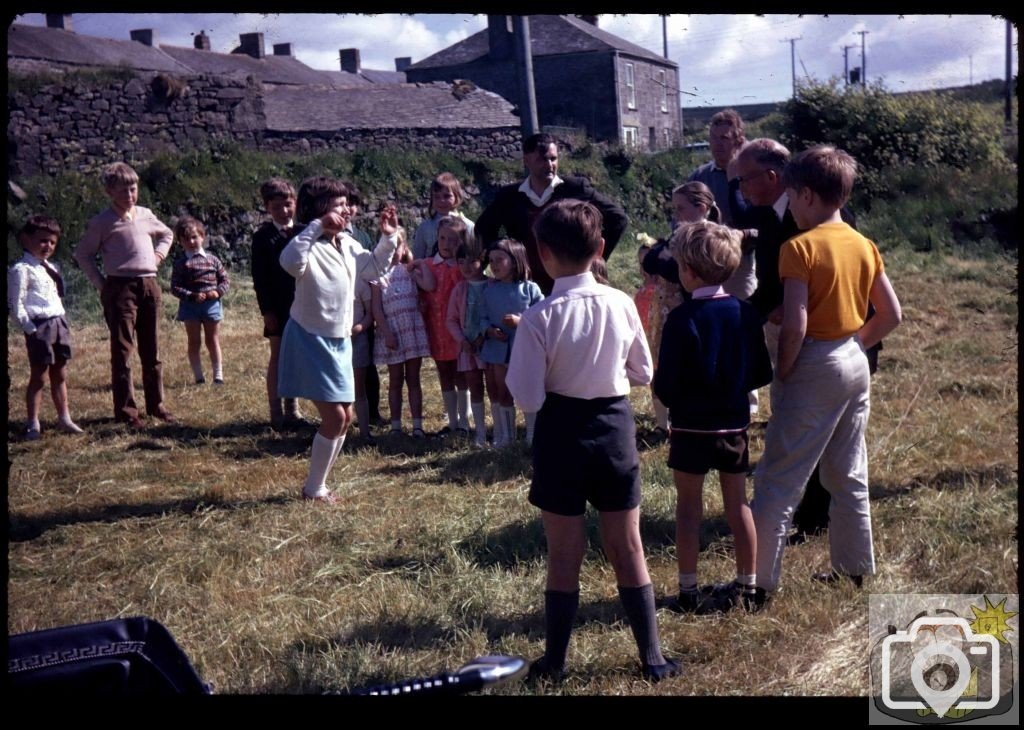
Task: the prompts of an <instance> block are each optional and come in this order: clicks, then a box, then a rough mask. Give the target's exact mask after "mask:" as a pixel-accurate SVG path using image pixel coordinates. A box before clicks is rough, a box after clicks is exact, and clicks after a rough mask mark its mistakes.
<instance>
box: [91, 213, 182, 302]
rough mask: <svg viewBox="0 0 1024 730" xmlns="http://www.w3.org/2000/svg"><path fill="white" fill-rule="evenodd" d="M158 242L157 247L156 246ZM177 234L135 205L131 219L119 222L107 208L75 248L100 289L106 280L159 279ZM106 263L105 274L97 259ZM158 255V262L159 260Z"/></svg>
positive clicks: (121, 219) (92, 280)
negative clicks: (106, 277)
mask: <svg viewBox="0 0 1024 730" xmlns="http://www.w3.org/2000/svg"><path fill="white" fill-rule="evenodd" d="M153 239H156V246H155V247H154V245H153ZM173 240H174V233H173V232H172V231H171V229H170V228H168V227H167V226H165V225H164V224H163V223H161V222H160V220H159V219H158V218H157V217H156V216H155V215H153V211H151V210H150V209H149V208H143V207H142V206H139V205H136V206H135V208H133V209H132V212H131V214H130V217H126V218H120V217H118V215H117V213H115V212H114V210H113V209H112V208H107V209H106V210H105V211H103V212H102V213H100V214H99V215H97V216H94V217H93V219H92V220H90V221H89V226H88V228H86V230H85V235H84V236H83V237H82V240H81V241H79V242H78V247H77V248H75V261H77V262H78V265H79V266H80V267H82V271H83V272H85V275H86V276H87V277H89V281H91V282H92V284H93V286H95V287H96V288H97V289H102V288H103V281H104V279H103V276H104V274H106V275H107V276H156V269H157V267H158V266H159V265H160V262H161V261H163V260H164V259H165V258H167V252H168V251H170V250H171V242H172V241H173ZM97 254H99V255H100V257H101V258H102V259H103V272H104V273H102V274H101V273H100V270H99V267H98V266H97V265H96V255H97ZM158 255H159V259H158V258H157V256H158Z"/></svg>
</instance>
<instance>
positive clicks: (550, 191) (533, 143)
mask: <svg viewBox="0 0 1024 730" xmlns="http://www.w3.org/2000/svg"><path fill="white" fill-rule="evenodd" d="M523 164H524V165H525V167H526V169H527V171H528V173H529V174H528V175H527V177H526V179H525V180H523V182H522V183H520V184H518V185H517V184H515V183H513V184H511V185H506V186H505V187H503V188H502V189H501V190H499V191H498V195H497V196H496V197H495V199H494V201H493V202H492V203H491V204H490V205H489V206H487V209H486V210H484V212H483V213H481V214H480V218H479V219H478V220H477V222H476V230H475V233H476V236H477V239H478V240H479V241H481V242H482V243H483V245H484V246H485V247H487V248H489V247H490V246H491V244H492V243H494V242H495V241H497V240H498V239H499V238H500V237H501V236H500V233H501V230H502V228H504V230H505V235H506V236H508V237H509V238H514V239H516V240H517V241H519V242H521V243H522V244H523V246H525V247H526V253H527V257H528V259H529V263H530V271H531V274H532V276H533V280H534V281H536V282H537V284H538V285H539V286H540V289H541V291H542V292H544V294H545V295H547V294H550V293H551V287H552V286H553V285H554V280H553V279H552V278H551V277H550V276H548V274H547V272H546V271H545V270H544V265H543V264H542V263H541V260H540V255H539V254H538V252H537V241H536V239H535V238H534V234H533V223H534V221H535V220H536V219H537V217H538V216H539V215H540V214H541V211H543V210H544V209H545V208H546V207H547V206H549V205H550V204H552V203H554V202H555V201H558V200H567V199H573V200H585V201H587V202H589V203H592V204H593V205H594V207H596V208H597V209H598V211H600V213H601V216H602V226H601V234H602V237H603V238H604V242H605V243H604V257H605V259H607V258H608V257H609V256H610V255H611V253H612V251H613V250H614V249H615V246H616V244H618V242H619V239H620V238H621V237H622V233H623V231H625V230H626V225H627V224H628V223H629V219H628V218H627V217H626V213H625V211H623V210H622V207H621V206H619V205H618V204H617V203H615V202H613V201H612V200H610V199H609V198H607V197H605V196H604V195H602V194H601V193H598V192H596V191H595V190H594V188H593V186H591V184H590V181H589V180H587V179H585V178H582V177H568V176H566V177H564V178H562V177H559V176H558V142H557V140H556V139H555V138H554V137H552V136H551V135H550V134H534V135H531V136H530V137H527V138H526V139H525V140H524V141H523Z"/></svg>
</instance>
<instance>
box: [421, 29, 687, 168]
mask: <svg viewBox="0 0 1024 730" xmlns="http://www.w3.org/2000/svg"><path fill="white" fill-rule="evenodd" d="M581 18H582V19H581ZM529 20H530V48H531V53H532V56H533V76H534V87H535V92H536V98H537V115H538V121H539V123H540V125H541V127H542V128H549V127H560V126H568V127H577V128H583V129H585V130H586V132H587V134H588V135H589V136H591V137H592V138H595V139H600V140H612V141H618V142H621V143H622V144H625V145H629V146H633V147H637V148H640V149H645V150H657V149H664V148H666V147H669V146H672V145H673V144H675V143H676V142H677V141H678V140H679V139H680V137H681V132H682V113H681V107H680V100H679V91H678V89H679V68H678V66H677V65H676V64H675V63H673V62H672V61H669V60H667V59H665V58H662V57H661V56H659V55H657V54H655V53H652V52H651V51H648V50H647V49H645V48H642V47H640V46H638V45H636V44H634V43H630V42H629V41H626V40H624V39H622V38H619V37H618V36H615V35H613V34H611V33H608V32H606V31H603V30H601V29H600V28H598V27H597V16H594V15H590V16H581V17H576V16H572V15H531V16H529ZM515 43H516V39H515V36H514V33H513V31H512V22H511V16H507V15H488V16H487V28H486V29H485V30H482V31H480V32H478V33H476V34H474V35H471V36H470V37H468V38H466V39H464V40H462V41H459V42H458V43H456V44H454V45H452V46H449V47H448V48H445V49H443V50H441V51H438V52H437V53H435V54H433V55H432V56H428V57H427V58H425V59H423V60H422V61H419V62H417V63H414V64H412V65H410V66H408V67H407V68H406V69H405V74H406V77H407V78H408V79H409V81H455V80H456V79H468V80H470V81H472V82H473V83H475V84H477V85H478V86H480V87H482V88H485V89H489V90H491V91H494V92H496V93H498V94H501V95H502V96H504V97H505V98H506V99H510V100H518V99H519V98H520V92H519V80H518V77H517V64H516V61H515V55H516V54H515Z"/></svg>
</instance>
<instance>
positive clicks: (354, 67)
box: [338, 48, 359, 74]
mask: <svg viewBox="0 0 1024 730" xmlns="http://www.w3.org/2000/svg"><path fill="white" fill-rule="evenodd" d="M338 57H339V58H340V59H341V70H342V71H348V72H349V73H350V74H357V73H359V49H358V48H342V49H340V50H339V51H338Z"/></svg>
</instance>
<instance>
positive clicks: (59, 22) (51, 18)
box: [46, 13, 71, 30]
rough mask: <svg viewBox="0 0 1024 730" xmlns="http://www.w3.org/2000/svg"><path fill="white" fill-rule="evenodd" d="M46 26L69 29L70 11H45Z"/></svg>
mask: <svg viewBox="0 0 1024 730" xmlns="http://www.w3.org/2000/svg"><path fill="white" fill-rule="evenodd" d="M46 27H47V28H60V29H61V30H71V13H47V14H46Z"/></svg>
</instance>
